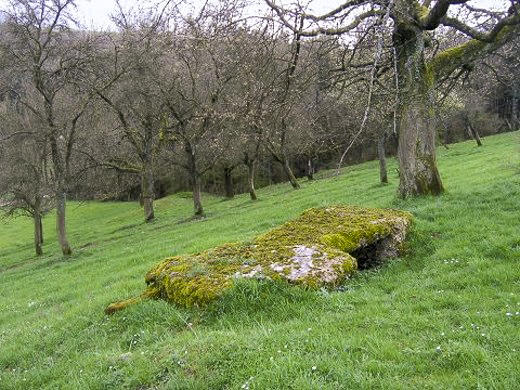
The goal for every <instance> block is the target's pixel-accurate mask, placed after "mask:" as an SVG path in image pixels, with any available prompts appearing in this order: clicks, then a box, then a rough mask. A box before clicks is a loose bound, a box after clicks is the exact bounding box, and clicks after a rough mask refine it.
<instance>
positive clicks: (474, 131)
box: [464, 116, 482, 146]
mask: <svg viewBox="0 0 520 390" xmlns="http://www.w3.org/2000/svg"><path fill="white" fill-rule="evenodd" d="M464 122H465V123H466V128H467V130H468V133H469V134H470V136H471V137H473V139H474V140H475V142H476V143H477V145H478V146H482V141H481V140H480V135H479V133H478V131H477V129H475V128H474V127H473V125H472V124H471V121H470V119H469V117H468V116H466V117H465V118H464Z"/></svg>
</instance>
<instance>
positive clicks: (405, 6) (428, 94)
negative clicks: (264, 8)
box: [265, 0, 520, 197]
mask: <svg viewBox="0 0 520 390" xmlns="http://www.w3.org/2000/svg"><path fill="white" fill-rule="evenodd" d="M265 2H266V3H267V4H268V5H269V6H270V7H271V8H272V9H273V10H274V11H275V12H276V13H277V15H278V18H279V20H280V21H281V23H283V24H284V25H285V26H286V27H287V28H290V29H292V30H293V31H295V33H296V34H299V35H305V36H316V35H319V34H328V35H331V34H332V35H343V34H349V33H352V32H353V31H355V30H356V29H358V28H359V26H361V25H364V26H367V27H368V28H376V29H382V28H385V27H386V24H387V23H390V24H391V28H390V29H388V32H385V31H382V33H390V32H391V34H392V48H393V50H394V55H395V63H396V66H395V68H396V74H397V77H398V99H399V109H398V115H399V121H398V122H399V150H398V159H399V167H400V185H399V192H400V195H401V196H403V197H406V196H410V195H420V194H439V193H440V192H442V190H443V185H442V182H441V179H440V175H439V172H438V169H437V164H436V157H435V134H436V121H435V105H434V104H433V102H434V98H433V93H434V89H435V87H436V86H437V84H438V83H439V82H441V81H443V80H444V79H445V78H446V77H447V76H449V75H450V74H451V73H452V72H454V71H455V70H456V69H458V68H460V67H462V66H464V65H465V64H468V63H471V62H473V61H475V60H477V59H479V58H482V57H484V56H486V55H487V54H488V53H489V52H491V51H493V50H495V49H496V48H498V47H500V46H503V45H504V44H505V43H507V42H508V41H509V40H510V39H511V38H512V37H514V36H515V35H516V34H518V28H517V27H516V26H517V25H518V24H519V23H520V16H518V9H517V5H515V4H514V3H513V4H512V5H511V7H510V9H509V10H508V11H507V12H505V13H498V12H492V11H488V10H479V9H475V8H473V7H471V6H469V5H465V4H464V3H466V1H455V0H451V1H450V0H438V1H435V2H432V1H424V2H419V1H417V0H395V1H394V0H390V1H377V2H375V1H346V2H344V3H343V4H342V5H341V6H339V7H337V8H336V9H335V10H333V11H331V12H329V13H327V14H325V15H321V16H314V15H308V14H304V13H303V12H302V11H301V10H300V9H298V8H297V9H296V10H294V11H291V10H286V9H283V8H282V7H279V6H277V5H276V4H275V3H274V2H273V1H270V0H265ZM455 4H462V6H461V7H463V10H462V11H460V12H461V13H459V17H456V16H455V15H454V14H452V13H449V11H450V9H453V6H454V5H455ZM349 15H356V16H355V17H350V18H349V17H348V16H349ZM461 15H464V18H463V17H460V16H461ZM298 16H301V17H303V18H305V19H307V20H308V24H307V25H306V26H304V24H303V23H302V24H301V27H300V28H295V27H294V26H293V25H292V24H291V23H290V22H289V20H290V19H291V18H293V17H298ZM483 16H485V17H487V23H479V21H480V18H482V17H483ZM338 20H341V21H343V22H342V24H341V25H340V26H339V27H336V28H330V24H327V23H331V24H332V25H334V22H336V21H338ZM464 20H469V21H470V23H469V24H466V23H465V22H464ZM471 21H475V23H477V25H476V26H474V25H472V24H471ZM309 24H310V25H309ZM381 26H382V27H381ZM440 26H443V27H445V28H450V29H453V30H456V31H457V32H458V33H460V34H461V36H464V37H465V38H463V42H462V43H461V44H459V45H457V46H450V47H445V48H444V49H443V50H439V51H438V50H437V49H438V47H437V48H433V47H432V45H431V32H432V31H435V30H437V29H439V27H440ZM349 36H350V37H352V36H353V34H351V35H349ZM367 36H368V34H362V35H361V37H360V38H359V39H360V40H363V39H364V38H366V37H367Z"/></svg>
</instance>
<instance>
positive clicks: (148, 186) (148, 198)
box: [141, 161, 155, 222]
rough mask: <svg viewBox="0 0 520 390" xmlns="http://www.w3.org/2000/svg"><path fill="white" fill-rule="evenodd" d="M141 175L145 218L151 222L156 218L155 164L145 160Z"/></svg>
mask: <svg viewBox="0 0 520 390" xmlns="http://www.w3.org/2000/svg"><path fill="white" fill-rule="evenodd" d="M143 165H144V166H143V173H142V175H141V199H142V200H141V202H142V205H143V208H144V220H145V222H150V221H152V220H153V219H154V218H155V214H154V208H153V202H154V198H155V189H154V175H153V164H152V163H151V161H145V162H144V164H143Z"/></svg>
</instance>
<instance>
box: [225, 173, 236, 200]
mask: <svg viewBox="0 0 520 390" xmlns="http://www.w3.org/2000/svg"><path fill="white" fill-rule="evenodd" d="M233 169H234V168H224V190H225V192H226V198H228V199H232V198H233V197H234V196H235V188H234V186H233V176H232V175H231V173H232V172H233Z"/></svg>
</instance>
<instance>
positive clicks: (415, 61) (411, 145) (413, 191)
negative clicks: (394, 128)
mask: <svg viewBox="0 0 520 390" xmlns="http://www.w3.org/2000/svg"><path fill="white" fill-rule="evenodd" d="M425 34H426V33H425V32H424V31H421V30H420V29H419V28H417V27H415V26H414V25H401V26H398V27H397V31H396V33H395V34H394V44H395V45H396V48H397V50H396V51H397V63H398V73H399V80H400V85H399V146H398V151H397V156H398V161H399V194H400V196H401V197H403V198H405V197H408V196H416V195H426V194H431V195H439V194H440V193H442V192H443V186H442V182H441V177H440V175H439V171H438V169H437V160H436V155H435V128H436V127H435V107H434V96H433V85H434V77H435V75H434V74H433V71H432V70H431V69H429V68H428V67H427V66H426V63H425V60H424V48H425Z"/></svg>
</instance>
